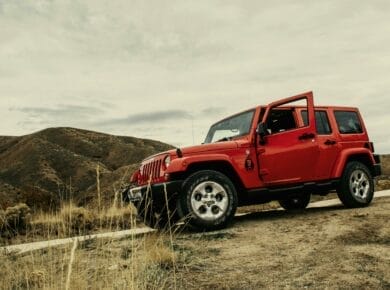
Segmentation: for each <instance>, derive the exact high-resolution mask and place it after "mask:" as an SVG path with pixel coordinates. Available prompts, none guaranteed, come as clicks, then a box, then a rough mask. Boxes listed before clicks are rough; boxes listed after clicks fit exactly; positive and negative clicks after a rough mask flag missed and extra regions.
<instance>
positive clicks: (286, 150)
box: [257, 92, 319, 186]
mask: <svg viewBox="0 0 390 290" xmlns="http://www.w3.org/2000/svg"><path fill="white" fill-rule="evenodd" d="M297 103H299V104H297ZM302 103H303V104H302ZM298 108H300V109H306V110H307V111H308V112H309V123H308V124H307V125H305V124H302V123H301V122H299V119H298V114H297V112H298ZM262 122H263V123H265V124H266V128H267V131H268V134H267V135H266V136H264V137H263V140H262V141H260V144H258V147H257V154H258V161H259V175H260V178H261V180H262V181H263V182H264V184H265V185H268V186H274V185H275V186H276V185H284V184H292V183H300V182H305V181H310V180H313V179H314V177H315V169H316V164H317V160H318V156H319V148H318V144H317V134H316V127H315V117H314V104H313V94H312V93H311V92H310V93H306V94H302V95H298V96H294V97H291V98H288V99H284V100H281V101H277V102H274V103H272V104H270V105H268V107H267V109H266V112H265V114H264V117H263V120H262Z"/></svg>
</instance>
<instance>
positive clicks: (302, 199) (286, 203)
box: [279, 194, 310, 210]
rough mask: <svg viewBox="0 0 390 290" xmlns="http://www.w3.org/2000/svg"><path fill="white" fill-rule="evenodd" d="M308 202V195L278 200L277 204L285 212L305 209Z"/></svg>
mask: <svg viewBox="0 0 390 290" xmlns="http://www.w3.org/2000/svg"><path fill="white" fill-rule="evenodd" d="M309 202H310V194H303V195H301V196H297V197H291V198H288V199H283V200H279V204H280V206H281V207H282V208H284V209H285V210H296V209H305V208H306V207H307V205H308V204H309Z"/></svg>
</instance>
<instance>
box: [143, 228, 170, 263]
mask: <svg viewBox="0 0 390 290" xmlns="http://www.w3.org/2000/svg"><path fill="white" fill-rule="evenodd" d="M145 251H146V255H147V257H146V261H147V264H149V265H151V266H159V267H161V268H162V269H172V268H173V267H174V266H175V261H176V258H177V257H176V253H175V252H173V251H172V249H171V247H170V246H169V245H167V242H166V239H163V238H162V236H151V237H150V238H149V239H147V240H146V242H145Z"/></svg>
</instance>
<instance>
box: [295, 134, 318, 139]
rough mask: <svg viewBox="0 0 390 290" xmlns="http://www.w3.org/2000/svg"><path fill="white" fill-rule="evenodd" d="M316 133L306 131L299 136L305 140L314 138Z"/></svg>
mask: <svg viewBox="0 0 390 290" xmlns="http://www.w3.org/2000/svg"><path fill="white" fill-rule="evenodd" d="M315 136H316V135H314V134H313V133H304V134H302V135H301V136H299V137H298V139H299V140H305V139H312V138H314V137H315Z"/></svg>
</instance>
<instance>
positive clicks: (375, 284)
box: [177, 197, 390, 289]
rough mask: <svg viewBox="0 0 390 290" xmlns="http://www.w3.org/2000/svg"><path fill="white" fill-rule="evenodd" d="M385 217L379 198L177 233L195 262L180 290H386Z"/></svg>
mask: <svg viewBox="0 0 390 290" xmlns="http://www.w3.org/2000/svg"><path fill="white" fill-rule="evenodd" d="M389 213H390V198H389V197H384V198H377V199H375V201H374V202H373V203H372V205H371V206H370V207H367V208H359V209H345V208H344V207H343V206H341V205H340V206H331V207H323V208H309V209H306V210H304V211H300V212H295V213H289V212H286V211H280V210H279V211H277V210H270V211H262V212H257V213H256V212H254V213H251V214H249V215H246V216H241V217H236V219H235V224H234V225H233V226H232V227H231V228H229V229H228V230H225V231H219V232H212V233H204V234H191V233H187V234H182V235H180V236H178V237H177V241H178V244H179V245H181V247H183V248H186V247H187V248H188V247H189V248H191V246H190V245H191V244H192V243H193V241H194V240H196V239H198V241H197V242H196V245H197V255H198V257H197V259H198V260H199V263H198V265H194V266H193V268H190V269H187V272H186V274H185V275H183V277H185V280H184V281H182V282H183V284H184V285H183V286H185V287H186V288H198V289H199V288H204V289H206V288H220V289H260V288H320V289H324V288H325V289H390V226H389V218H390V214H389ZM199 249H202V250H200V252H199Z"/></svg>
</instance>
